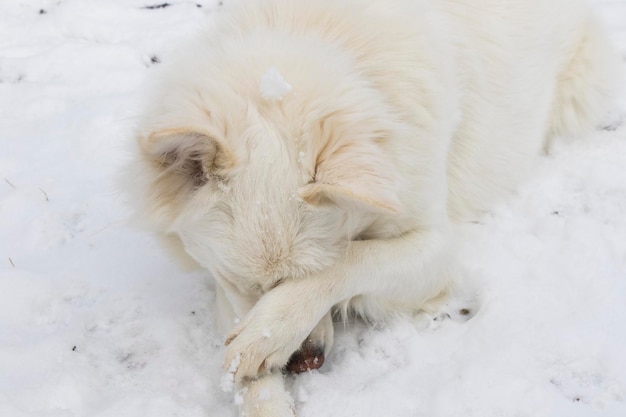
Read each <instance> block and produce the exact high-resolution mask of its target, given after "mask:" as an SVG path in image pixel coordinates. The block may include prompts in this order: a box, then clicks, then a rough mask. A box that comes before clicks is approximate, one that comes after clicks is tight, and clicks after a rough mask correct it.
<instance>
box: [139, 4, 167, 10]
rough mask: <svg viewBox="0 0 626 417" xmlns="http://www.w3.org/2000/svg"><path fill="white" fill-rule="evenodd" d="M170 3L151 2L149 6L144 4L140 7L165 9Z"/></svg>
mask: <svg viewBox="0 0 626 417" xmlns="http://www.w3.org/2000/svg"><path fill="white" fill-rule="evenodd" d="M170 6H171V4H169V3H161V4H153V5H150V6H144V7H142V9H146V10H156V9H165V8H166V7H170Z"/></svg>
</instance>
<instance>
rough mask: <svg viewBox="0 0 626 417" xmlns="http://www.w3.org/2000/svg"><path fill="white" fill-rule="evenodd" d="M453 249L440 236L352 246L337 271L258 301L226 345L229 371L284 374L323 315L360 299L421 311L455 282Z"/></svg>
mask: <svg viewBox="0 0 626 417" xmlns="http://www.w3.org/2000/svg"><path fill="white" fill-rule="evenodd" d="M450 242H451V239H450V237H449V234H448V233H446V232H442V231H440V230H430V231H428V230H420V231H415V232H412V233H407V234H404V235H403V236H400V237H397V238H393V239H385V240H365V241H355V242H352V243H351V245H350V246H349V248H348V250H347V252H346V254H345V256H344V258H343V259H342V260H341V261H339V262H338V263H337V264H336V265H335V266H333V267H332V268H329V269H328V270H327V271H324V272H323V273H319V274H315V275H311V276H308V277H305V278H302V279H299V280H290V281H287V282H285V283H283V284H281V285H279V286H278V287H276V288H274V289H273V290H271V291H270V292H268V293H266V294H265V295H264V296H263V297H262V298H261V299H260V300H259V302H258V303H257V304H256V305H255V306H254V307H253V308H252V310H251V311H250V312H249V313H248V315H247V316H246V318H245V319H244V320H243V321H242V323H241V324H240V325H239V326H237V328H236V329H235V330H234V331H233V333H232V334H231V335H230V337H229V338H228V339H227V342H226V343H227V345H228V347H227V349H226V356H225V367H226V369H230V371H231V372H232V373H233V375H234V379H235V380H236V381H238V380H241V379H242V378H244V377H253V376H255V375H257V374H258V373H259V371H261V370H264V369H276V368H281V367H283V366H284V365H285V364H286V363H287V361H288V360H289V357H290V356H291V354H292V353H293V352H295V351H296V350H297V349H298V348H299V347H300V345H301V343H302V341H303V340H304V339H305V338H306V337H307V336H308V335H309V333H310V332H311V330H312V329H313V328H314V327H315V325H316V324H317V323H318V322H319V321H320V319H321V318H322V317H323V316H324V314H326V313H327V312H328V311H329V310H330V309H331V308H332V307H333V306H334V305H336V304H337V303H339V302H341V301H343V300H346V299H350V298H352V297H355V296H359V295H369V296H373V297H376V298H383V299H388V300H390V301H392V302H394V303H395V304H396V305H402V306H404V307H405V308H411V306H413V308H414V309H415V310H417V309H419V307H420V305H421V304H423V303H424V302H426V301H427V300H429V299H431V298H433V297H435V296H437V295H439V294H440V293H442V292H443V291H444V290H445V289H446V287H447V286H448V285H450V283H451V280H450V275H451V274H449V273H448V271H446V270H447V269H448V268H449V267H450V265H451V264H453V261H454V259H453V252H452V250H451V245H450ZM234 363H236V364H237V366H232V364H234Z"/></svg>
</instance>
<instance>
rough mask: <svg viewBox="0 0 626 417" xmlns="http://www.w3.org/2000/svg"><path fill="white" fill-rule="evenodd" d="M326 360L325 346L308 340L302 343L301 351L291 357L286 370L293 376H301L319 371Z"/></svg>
mask: <svg viewBox="0 0 626 417" xmlns="http://www.w3.org/2000/svg"><path fill="white" fill-rule="evenodd" d="M324 359H325V357H324V346H319V345H316V344H314V343H311V342H310V341H309V339H307V340H305V341H304V343H302V346H301V347H300V349H299V350H298V351H296V352H295V353H294V354H293V355H291V358H289V362H287V366H286V367H285V370H286V371H287V372H289V373H292V374H300V373H302V372H306V371H310V370H312V369H318V368H321V367H322V365H324Z"/></svg>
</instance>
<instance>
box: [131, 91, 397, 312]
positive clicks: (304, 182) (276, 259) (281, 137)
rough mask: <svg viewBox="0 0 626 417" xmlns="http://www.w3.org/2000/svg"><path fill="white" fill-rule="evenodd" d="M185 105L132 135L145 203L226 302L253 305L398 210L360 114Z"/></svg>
mask: <svg viewBox="0 0 626 417" xmlns="http://www.w3.org/2000/svg"><path fill="white" fill-rule="evenodd" d="M234 101H235V99H232V100H230V101H229V102H230V103H231V104H232V102H234ZM286 105H287V103H283V106H286ZM199 108H200V109H201V110H198V109H199ZM186 109H187V110H188V111H187V113H185V115H184V116H180V117H177V116H176V110H174V111H172V112H166V113H165V115H164V116H162V115H159V116H157V117H158V118H159V119H160V121H159V123H157V124H160V125H163V124H165V126H163V127H161V126H156V128H155V127H154V126H152V128H150V129H149V130H148V131H147V132H146V133H143V134H141V135H140V140H139V143H140V147H141V153H142V159H143V162H144V163H145V164H147V165H144V171H146V172H148V177H149V178H148V184H147V186H146V189H147V193H146V196H145V197H146V198H145V199H144V200H145V202H146V209H147V213H148V214H150V215H151V217H152V218H153V220H155V222H156V224H157V227H158V228H159V229H161V230H162V231H164V232H165V233H167V234H172V235H175V236H177V237H178V238H180V240H181V241H182V243H183V245H184V247H185V250H186V252H187V253H188V254H190V255H191V256H192V257H193V258H194V259H195V260H196V261H197V262H198V263H199V264H200V265H202V266H204V267H206V268H207V269H209V270H210V271H211V272H212V274H213V275H214V276H215V278H216V279H217V280H218V281H219V282H220V283H221V284H222V287H224V288H225V289H226V290H227V291H228V292H230V293H231V295H233V297H229V298H231V299H232V298H237V297H239V298H240V299H245V300H248V304H249V305H253V304H254V302H255V301H256V300H258V298H259V297H260V296H261V295H262V294H263V293H265V292H267V291H268V290H270V289H271V288H273V287H274V286H276V285H278V284H279V283H280V282H281V281H284V280H288V279H294V278H298V277H302V276H305V275H307V274H312V273H315V272H317V271H321V270H323V269H325V268H328V267H329V266H331V265H333V264H334V263H335V262H337V260H338V259H339V257H341V256H342V255H343V254H344V252H345V250H346V247H347V245H348V242H349V241H350V240H353V239H355V238H359V237H360V233H362V232H363V231H364V230H366V229H367V228H368V227H369V226H370V225H371V224H372V223H373V222H375V221H377V219H378V218H379V217H380V216H384V215H395V214H396V213H397V212H398V211H399V206H400V203H399V201H398V198H397V194H396V190H397V188H398V185H399V182H398V181H397V177H396V174H395V172H396V171H395V169H394V167H393V166H392V165H391V164H390V163H389V161H385V160H384V159H383V158H381V152H380V148H379V143H380V141H381V134H382V133H381V132H383V130H381V129H380V126H379V125H376V126H373V127H369V126H368V125H367V123H368V121H369V122H371V120H373V118H371V117H369V118H368V117H367V115H364V120H363V121H361V120H354V117H344V116H343V115H342V114H341V113H340V112H338V111H337V110H336V109H331V110H329V114H324V112H316V113H315V116H314V117H312V116H308V115H305V116H302V115H288V116H287V117H285V115H284V107H283V109H282V110H281V111H274V110H272V108H271V105H268V106H265V107H263V108H259V106H258V105H255V104H252V103H250V102H241V103H240V106H239V107H237V108H225V106H221V107H220V109H221V112H220V111H217V110H209V109H207V108H205V107H202V105H193V106H192V105H188V106H187V107H186ZM194 111H196V114H195V115H194V116H193V117H189V114H191V113H193V112H194ZM163 120H165V122H163ZM170 126H174V127H173V128H172V127H170Z"/></svg>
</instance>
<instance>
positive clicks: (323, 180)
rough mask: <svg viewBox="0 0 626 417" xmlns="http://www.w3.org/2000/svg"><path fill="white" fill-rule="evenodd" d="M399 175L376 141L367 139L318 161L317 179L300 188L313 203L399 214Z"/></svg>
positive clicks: (343, 146)
mask: <svg viewBox="0 0 626 417" xmlns="http://www.w3.org/2000/svg"><path fill="white" fill-rule="evenodd" d="M400 185H401V184H400V181H399V176H398V174H397V171H396V169H395V167H394V166H393V164H392V162H391V161H389V160H387V159H386V158H385V157H384V152H383V151H382V150H381V149H380V147H379V146H377V145H376V144H374V143H372V142H369V141H363V142H358V141H356V142H352V143H349V144H344V145H342V146H340V147H339V148H337V149H336V150H333V151H332V152H327V153H326V154H325V153H324V152H322V154H320V157H319V158H318V161H317V166H316V169H315V178H314V180H313V181H312V182H311V183H309V184H307V185H305V186H304V187H302V188H301V190H300V196H301V198H302V199H303V200H304V201H306V202H308V203H310V204H312V205H318V206H319V205H324V204H329V203H333V204H337V205H339V206H344V207H345V206H346V205H357V206H359V207H361V208H364V209H367V210H370V211H376V212H383V213H388V214H399V213H401V212H402V204H401V202H400V199H399V197H398V189H399V188H400Z"/></svg>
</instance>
